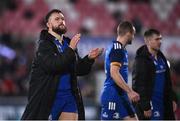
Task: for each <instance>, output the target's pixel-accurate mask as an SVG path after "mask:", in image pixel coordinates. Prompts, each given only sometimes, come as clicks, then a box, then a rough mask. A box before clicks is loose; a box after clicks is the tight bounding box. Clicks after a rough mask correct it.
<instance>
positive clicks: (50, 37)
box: [40, 29, 71, 44]
mask: <svg viewBox="0 0 180 121" xmlns="http://www.w3.org/2000/svg"><path fill="white" fill-rule="evenodd" d="M55 38H56V37H54V36H53V35H51V34H50V33H49V32H48V30H46V29H43V30H42V31H41V33H40V40H49V41H52V40H54V39H55ZM63 40H66V41H67V43H68V44H69V43H70V41H71V39H70V38H69V37H66V36H63Z"/></svg>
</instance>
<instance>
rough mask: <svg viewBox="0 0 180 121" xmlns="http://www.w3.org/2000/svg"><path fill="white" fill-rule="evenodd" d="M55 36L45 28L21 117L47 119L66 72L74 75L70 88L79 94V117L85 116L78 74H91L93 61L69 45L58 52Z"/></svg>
mask: <svg viewBox="0 0 180 121" xmlns="http://www.w3.org/2000/svg"><path fill="white" fill-rule="evenodd" d="M54 39H55V37H54V36H52V35H51V34H49V33H48V31H47V30H42V32H41V35H40V40H39V45H38V49H37V52H36V55H35V58H34V60H33V62H32V68H31V74H30V87H29V94H28V104H27V106H26V109H25V111H24V114H23V115H22V118H21V119H22V120H35V119H39V120H47V119H48V117H49V114H50V111H51V108H52V105H53V102H54V99H55V95H56V91H57V88H58V84H59V76H60V75H61V74H63V73H67V72H68V73H70V74H71V89H72V92H73V94H74V95H75V97H76V103H77V107H78V114H79V115H78V116H79V120H80V119H81V120H84V119H85V112H84V106H83V102H82V97H81V92H80V90H79V87H78V85H77V76H82V75H86V74H88V73H89V72H90V70H91V67H92V64H93V63H94V60H90V59H89V58H88V56H85V57H84V58H83V59H81V58H80V57H79V56H78V53H77V51H74V50H72V49H71V48H70V47H68V48H66V50H65V51H64V52H63V53H59V52H58V49H57V47H56V45H55V43H54V42H53V40H54ZM66 39H68V38H66ZM69 42H70V39H69ZM72 63H73V64H74V65H75V66H74V69H72V67H71V66H70V65H72ZM70 67H71V68H70Z"/></svg>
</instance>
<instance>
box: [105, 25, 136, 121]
mask: <svg viewBox="0 0 180 121" xmlns="http://www.w3.org/2000/svg"><path fill="white" fill-rule="evenodd" d="M134 34H135V28H134V26H133V25H132V24H131V23H130V22H128V21H124V22H122V23H120V24H119V26H118V27H117V39H116V41H113V42H112V44H111V45H110V46H109V47H108V49H107V50H106V54H105V73H106V80H105V82H104V89H103V92H102V96H101V119H102V120H117V119H119V120H122V119H124V120H136V119H137V118H136V116H135V112H134V108H133V106H132V104H131V101H133V102H137V101H138V100H139V95H138V94H137V93H136V92H135V91H133V90H132V89H131V88H130V87H129V86H128V84H127V83H128V53H127V50H126V48H125V47H126V45H128V44H131V42H132V40H133V38H134Z"/></svg>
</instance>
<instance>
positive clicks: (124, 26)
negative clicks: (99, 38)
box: [117, 21, 134, 35]
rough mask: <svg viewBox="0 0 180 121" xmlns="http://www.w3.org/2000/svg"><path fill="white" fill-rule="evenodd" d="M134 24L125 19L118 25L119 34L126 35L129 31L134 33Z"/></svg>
mask: <svg viewBox="0 0 180 121" xmlns="http://www.w3.org/2000/svg"><path fill="white" fill-rule="evenodd" d="M133 31H134V26H133V25H132V23H131V22H129V21H123V22H121V23H120V24H119V25H118V28H117V34H118V35H125V34H126V33H127V32H130V33H133Z"/></svg>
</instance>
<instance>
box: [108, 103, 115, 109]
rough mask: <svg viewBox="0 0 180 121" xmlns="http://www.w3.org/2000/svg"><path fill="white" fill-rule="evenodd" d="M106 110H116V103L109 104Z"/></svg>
mask: <svg viewBox="0 0 180 121" xmlns="http://www.w3.org/2000/svg"><path fill="white" fill-rule="evenodd" d="M108 109H109V110H115V109H116V103H115V102H109V105H108Z"/></svg>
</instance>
